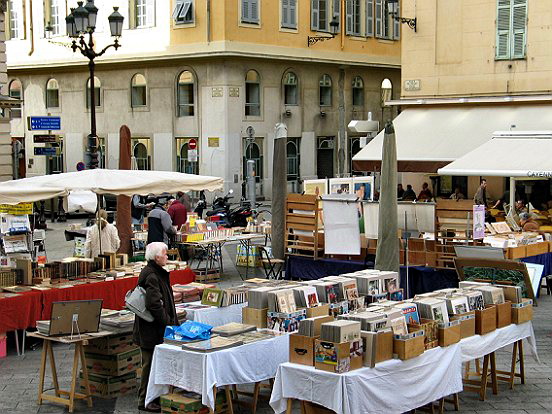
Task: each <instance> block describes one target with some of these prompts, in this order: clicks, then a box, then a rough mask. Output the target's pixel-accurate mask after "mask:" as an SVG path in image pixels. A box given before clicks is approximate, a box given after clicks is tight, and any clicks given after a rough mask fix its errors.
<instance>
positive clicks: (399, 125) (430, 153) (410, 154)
mask: <svg viewBox="0 0 552 414" xmlns="http://www.w3.org/2000/svg"><path fill="white" fill-rule="evenodd" d="M550 119H552V106H551V105H548V104H547V105H543V104H533V105H528V104H525V105H516V104H508V105H499V104H495V105H482V106H464V105H461V104H457V105H448V106H420V107H407V108H406V109H404V110H403V112H401V113H400V114H399V115H398V116H397V117H396V118H395V119H394V120H393V125H394V126H395V132H396V137H397V161H398V170H399V171H403V172H427V173H435V172H437V170H438V169H439V168H443V167H445V166H446V165H447V164H450V163H451V162H453V161H455V160H457V159H459V158H461V157H463V156H464V155H466V154H467V153H468V152H470V151H472V150H474V149H475V148H477V147H479V146H481V145H482V144H484V143H485V142H487V141H489V140H490V139H491V137H492V135H493V132H495V131H505V130H509V129H511V128H512V129H514V128H515V130H521V131H528V130H537V131H538V130H550V129H551V121H550ZM382 143H383V131H382V132H380V133H379V134H378V135H377V136H376V137H375V138H374V139H372V141H370V142H369V143H368V144H367V145H366V146H365V147H364V148H363V149H361V150H360V151H359V152H358V153H357V154H356V155H355V156H354V157H353V164H354V168H355V170H357V171H379V170H380V168H381V159H382Z"/></svg>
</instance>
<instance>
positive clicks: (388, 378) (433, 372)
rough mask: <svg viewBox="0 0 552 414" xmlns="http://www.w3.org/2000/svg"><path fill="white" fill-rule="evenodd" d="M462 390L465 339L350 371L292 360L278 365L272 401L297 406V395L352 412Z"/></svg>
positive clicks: (397, 406) (409, 405)
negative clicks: (335, 371)
mask: <svg viewBox="0 0 552 414" xmlns="http://www.w3.org/2000/svg"><path fill="white" fill-rule="evenodd" d="M460 391H462V363H461V350H460V345H459V344H454V345H451V346H448V347H446V348H441V347H437V348H433V349H430V350H428V351H426V352H424V353H423V354H422V355H420V356H419V357H416V358H412V359H409V360H406V361H401V360H398V359H391V360H388V361H384V362H381V363H379V364H377V365H376V366H375V367H374V368H367V367H365V368H360V369H356V370H353V371H349V372H347V373H344V374H336V373H332V372H326V371H323V370H319V369H315V368H314V367H311V366H306V365H298V364H293V363H289V362H286V363H285V364H282V365H281V366H280V367H279V368H278V373H277V374H276V379H275V381H274V387H273V390H272V396H271V398H270V405H271V407H272V408H273V409H274V411H275V412H276V413H282V412H284V411H286V410H287V412H291V409H290V408H291V399H297V400H301V401H310V402H313V403H316V404H319V405H322V406H324V407H326V408H329V409H331V410H333V411H335V412H336V413H337V414H347V413H351V414H352V413H374V412H378V413H403V412H405V411H410V410H413V409H415V408H417V407H421V406H423V405H425V404H428V403H430V402H432V401H436V400H439V399H441V398H444V397H446V396H448V395H451V394H455V393H458V392H460Z"/></svg>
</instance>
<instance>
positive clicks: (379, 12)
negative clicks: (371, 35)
mask: <svg viewBox="0 0 552 414" xmlns="http://www.w3.org/2000/svg"><path fill="white" fill-rule="evenodd" d="M382 16H383V0H376V37H383V19H382Z"/></svg>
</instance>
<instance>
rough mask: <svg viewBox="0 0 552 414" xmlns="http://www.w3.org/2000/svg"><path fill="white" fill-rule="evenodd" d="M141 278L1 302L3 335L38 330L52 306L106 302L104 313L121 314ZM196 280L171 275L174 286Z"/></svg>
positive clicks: (186, 274)
mask: <svg viewBox="0 0 552 414" xmlns="http://www.w3.org/2000/svg"><path fill="white" fill-rule="evenodd" d="M137 280H138V278H137V277H129V278H124V279H117V280H112V281H109V282H96V283H87V284H84V285H76V286H72V287H69V288H63V289H55V288H54V289H50V290H44V291H32V292H25V293H24V294H21V295H19V296H15V297H13V298H3V299H0V333H2V332H7V331H13V330H15V329H25V328H28V327H35V326H36V321H37V320H47V319H50V315H51V312H52V303H53V302H59V301H66V300H86V299H103V304H102V307H103V308H104V309H115V310H120V309H123V307H124V306H125V295H126V293H127V292H128V291H129V290H130V289H132V288H134V287H135V286H136V282H137ZM194 280H195V274H194V272H193V271H192V270H191V269H184V270H176V271H173V272H171V285H174V284H185V283H190V282H193V281H194Z"/></svg>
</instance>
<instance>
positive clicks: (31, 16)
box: [29, 0, 34, 56]
mask: <svg viewBox="0 0 552 414" xmlns="http://www.w3.org/2000/svg"><path fill="white" fill-rule="evenodd" d="M29 37H30V40H31V50H29V56H31V55H32V54H33V53H34V26H33V2H32V0H31V1H29Z"/></svg>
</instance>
